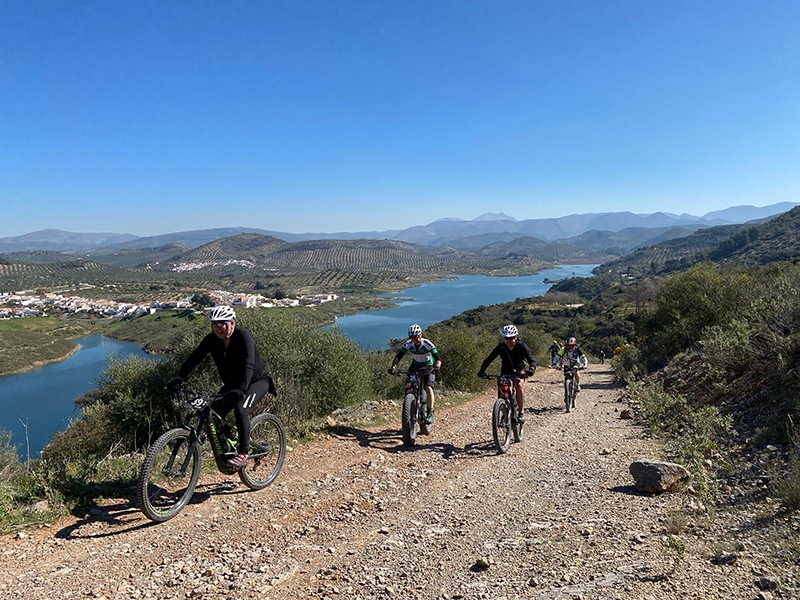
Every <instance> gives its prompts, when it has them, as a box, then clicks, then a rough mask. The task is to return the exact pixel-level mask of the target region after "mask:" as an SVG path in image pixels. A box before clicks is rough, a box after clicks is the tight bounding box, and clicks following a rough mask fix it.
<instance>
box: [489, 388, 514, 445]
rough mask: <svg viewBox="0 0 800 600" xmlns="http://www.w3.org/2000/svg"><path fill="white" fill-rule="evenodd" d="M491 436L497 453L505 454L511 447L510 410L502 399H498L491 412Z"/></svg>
mask: <svg viewBox="0 0 800 600" xmlns="http://www.w3.org/2000/svg"><path fill="white" fill-rule="evenodd" d="M492 435H493V436H494V447H495V448H497V452H498V453H500V454H505V453H506V452H507V451H508V447H509V446H510V445H511V410H510V408H509V406H508V402H506V401H505V400H504V399H503V398H498V399H497V400H496V401H495V403H494V409H493V410H492Z"/></svg>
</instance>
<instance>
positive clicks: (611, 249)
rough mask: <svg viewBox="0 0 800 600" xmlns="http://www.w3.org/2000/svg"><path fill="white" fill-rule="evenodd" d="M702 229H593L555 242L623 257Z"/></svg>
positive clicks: (696, 226) (691, 226) (696, 227)
mask: <svg viewBox="0 0 800 600" xmlns="http://www.w3.org/2000/svg"><path fill="white" fill-rule="evenodd" d="M702 227H704V226H703V225H699V224H693V225H685V226H681V227H627V228H625V229H622V230H620V231H609V230H598V229H593V230H591V231H587V232H585V233H582V234H580V235H577V236H574V237H570V238H563V239H560V240H555V241H556V242H561V243H565V244H569V245H571V246H575V247H576V248H582V249H584V250H590V251H593V252H602V253H604V254H606V255H608V256H624V255H625V254H628V253H629V252H632V251H634V250H636V249H637V248H642V247H644V246H652V245H653V244H657V243H659V242H663V241H666V240H671V239H675V238H680V237H686V236H687V235H690V234H691V233H693V232H695V231H697V230H698V229H701V228H702Z"/></svg>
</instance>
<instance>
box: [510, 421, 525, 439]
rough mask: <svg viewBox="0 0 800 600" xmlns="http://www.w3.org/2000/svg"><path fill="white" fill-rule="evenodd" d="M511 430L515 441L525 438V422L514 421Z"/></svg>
mask: <svg viewBox="0 0 800 600" xmlns="http://www.w3.org/2000/svg"><path fill="white" fill-rule="evenodd" d="M511 432H512V433H513V434H514V441H515V442H517V443H519V442H521V441H522V440H523V439H524V438H525V423H520V422H519V421H514V423H512V424H511Z"/></svg>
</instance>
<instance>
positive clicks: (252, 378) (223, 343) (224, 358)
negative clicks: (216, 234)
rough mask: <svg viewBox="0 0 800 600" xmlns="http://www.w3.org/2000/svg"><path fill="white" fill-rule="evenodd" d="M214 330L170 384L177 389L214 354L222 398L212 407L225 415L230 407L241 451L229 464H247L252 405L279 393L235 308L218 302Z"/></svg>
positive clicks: (212, 314)
mask: <svg viewBox="0 0 800 600" xmlns="http://www.w3.org/2000/svg"><path fill="white" fill-rule="evenodd" d="M208 319H209V320H210V321H211V333H209V334H208V335H207V336H205V337H204V338H203V339H202V340H201V341H200V344H199V345H198V346H197V348H196V349H195V350H194V352H192V353H191V354H190V355H189V357H188V358H187V359H186V361H185V362H184V363H183V365H182V366H181V368H180V370H179V371H178V376H177V377H175V378H174V379H173V380H172V381H170V382H169V385H168V386H167V388H168V389H169V390H170V391H172V392H175V391H177V390H178V389H179V388H180V387H181V384H182V383H183V380H184V379H186V378H187V377H188V376H189V374H190V373H191V372H192V370H194V368H195V367H196V366H197V365H199V364H200V362H201V361H202V360H203V359H204V358H205V357H206V355H207V354H210V355H211V358H213V359H214V364H216V365H217V371H218V372H219V377H220V379H222V383H223V386H222V388H220V390H219V392H218V393H219V394H221V396H222V397H221V398H219V399H218V400H215V401H214V403H213V404H212V405H211V407H212V408H213V409H214V411H216V412H217V413H218V414H220V415H222V416H223V417H224V416H225V415H227V414H228V413H229V412H230V411H231V409H233V411H234V415H235V417H236V429H237V430H238V433H239V436H238V444H237V451H238V454H237V455H236V456H234V457H233V458H231V459H230V460H228V461H227V464H228V466H229V467H231V468H233V469H241V468H243V467H245V466H246V465H247V454H248V452H249V451H250V417H249V416H248V414H249V412H250V409H252V408H253V406H254V405H255V404H256V403H257V402H258V401H259V400H261V398H263V397H264V395H265V394H266V393H267V392H269V393H270V394H272V395H276V391H275V384H274V383H273V381H272V377H271V376H270V373H269V367H268V366H267V364H266V363H265V362H264V361H263V360H262V359H261V355H260V354H259V352H258V348H257V347H256V342H255V340H254V339H253V335H252V334H251V333H250V332H249V331H248V330H247V329H245V328H243V327H236V312H235V311H234V310H233V309H232V308H231V307H230V306H215V307H214V308H212V309H211V310H210V311H209V313H208Z"/></svg>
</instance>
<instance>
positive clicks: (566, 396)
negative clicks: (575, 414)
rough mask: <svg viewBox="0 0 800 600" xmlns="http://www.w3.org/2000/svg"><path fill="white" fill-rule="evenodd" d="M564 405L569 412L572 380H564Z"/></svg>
mask: <svg viewBox="0 0 800 600" xmlns="http://www.w3.org/2000/svg"><path fill="white" fill-rule="evenodd" d="M564 404H566V406H567V412H569V411H570V410H571V409H572V380H571V379H569V378H565V379H564Z"/></svg>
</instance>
